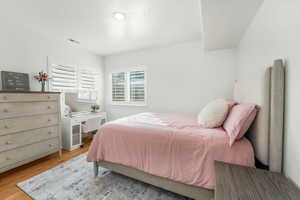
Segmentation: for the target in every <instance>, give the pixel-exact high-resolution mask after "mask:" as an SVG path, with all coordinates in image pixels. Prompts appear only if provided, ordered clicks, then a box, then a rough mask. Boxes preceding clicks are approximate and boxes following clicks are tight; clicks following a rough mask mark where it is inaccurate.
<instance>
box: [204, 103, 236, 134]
mask: <svg viewBox="0 0 300 200" xmlns="http://www.w3.org/2000/svg"><path fill="white" fill-rule="evenodd" d="M229 108H230V105H229V103H228V101H226V100H224V99H217V100H214V101H212V102H210V103H209V104H207V105H206V106H205V107H204V108H203V109H202V110H201V112H200V113H199V115H198V123H199V124H200V125H201V126H202V127H204V128H216V127H220V126H222V124H223V122H224V121H225V119H226V117H227V115H228V112H229Z"/></svg>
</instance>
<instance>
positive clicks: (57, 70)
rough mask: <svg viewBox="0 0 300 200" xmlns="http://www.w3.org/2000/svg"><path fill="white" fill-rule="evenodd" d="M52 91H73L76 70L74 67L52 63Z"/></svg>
mask: <svg viewBox="0 0 300 200" xmlns="http://www.w3.org/2000/svg"><path fill="white" fill-rule="evenodd" d="M50 73H51V79H50V81H51V84H50V89H51V90H52V91H70V92H71V91H75V90H76V89H77V71H76V68H75V67H71V66H63V65H52V67H51V72H50Z"/></svg>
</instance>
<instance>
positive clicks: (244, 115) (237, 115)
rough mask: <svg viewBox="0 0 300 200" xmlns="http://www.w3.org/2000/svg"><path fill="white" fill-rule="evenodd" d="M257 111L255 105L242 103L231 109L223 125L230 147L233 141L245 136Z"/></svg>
mask: <svg viewBox="0 0 300 200" xmlns="http://www.w3.org/2000/svg"><path fill="white" fill-rule="evenodd" d="M258 109H259V108H258V106H257V105H255V104H250V103H242V104H238V105H235V106H233V107H232V109H231V111H230V113H229V115H228V117H227V119H226V120H225V122H224V124H223V128H224V129H225V131H226V133H227V134H228V135H229V145H230V146H232V144H233V143H234V141H236V140H238V139H240V138H242V137H243V136H244V135H245V133H246V132H247V130H248V129H249V127H250V126H251V124H252V122H253V121H254V119H255V116H256V114H257V111H258Z"/></svg>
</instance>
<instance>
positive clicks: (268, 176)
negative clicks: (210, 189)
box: [215, 162, 300, 200]
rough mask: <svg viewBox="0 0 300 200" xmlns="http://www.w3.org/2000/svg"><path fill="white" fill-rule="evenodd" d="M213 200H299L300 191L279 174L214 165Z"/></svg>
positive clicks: (224, 164) (220, 163) (222, 164)
mask: <svg viewBox="0 0 300 200" xmlns="http://www.w3.org/2000/svg"><path fill="white" fill-rule="evenodd" d="M215 170H216V190H215V200H299V199H300V190H299V189H298V188H297V187H296V185H295V184H294V183H292V182H291V181H290V180H289V179H287V178H286V177H284V176H283V175H282V174H280V173H275V172H270V171H267V170H261V169H255V168H249V167H242V166H238V165H231V164H226V163H223V162H216V163H215Z"/></svg>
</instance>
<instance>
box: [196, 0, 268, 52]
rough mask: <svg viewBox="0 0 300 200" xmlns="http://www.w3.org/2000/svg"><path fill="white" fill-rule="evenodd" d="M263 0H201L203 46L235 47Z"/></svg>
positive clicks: (209, 47) (208, 47)
mask: <svg viewBox="0 0 300 200" xmlns="http://www.w3.org/2000/svg"><path fill="white" fill-rule="evenodd" d="M262 2H263V0H202V4H201V5H202V16H203V30H204V43H205V44H204V46H205V48H206V49H208V50H213V49H225V48H235V47H237V46H238V44H239V42H240V40H241V38H242V37H243V35H244V33H245V31H246V29H247V27H248V26H249V24H250V23H251V21H252V19H253V17H254V16H255V14H256V12H257V10H258V9H259V7H260V5H261V3H262Z"/></svg>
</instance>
